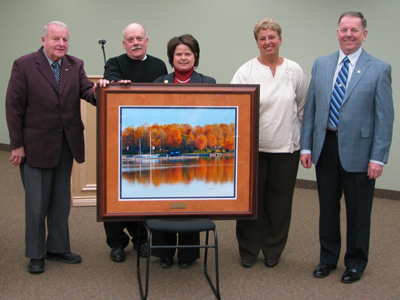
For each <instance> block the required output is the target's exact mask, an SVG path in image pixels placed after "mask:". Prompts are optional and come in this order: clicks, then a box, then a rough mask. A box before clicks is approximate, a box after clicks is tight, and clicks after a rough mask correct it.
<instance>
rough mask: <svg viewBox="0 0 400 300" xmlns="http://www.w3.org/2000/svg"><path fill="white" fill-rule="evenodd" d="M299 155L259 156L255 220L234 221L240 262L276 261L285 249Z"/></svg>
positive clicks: (274, 154)
mask: <svg viewBox="0 0 400 300" xmlns="http://www.w3.org/2000/svg"><path fill="white" fill-rule="evenodd" d="M299 157H300V151H295V152H294V153H263V152H259V161H258V201H257V202H258V206H257V209H258V211H257V219H256V220H238V221H237V223H236V224H237V225H236V237H237V239H238V242H239V253H240V256H241V257H242V258H245V259H255V258H257V257H258V255H259V252H260V250H261V251H262V252H263V254H264V257H265V258H266V259H277V258H279V257H280V256H281V254H282V252H283V249H284V248H285V245H286V242H287V239H288V235H289V227H290V220H291V212H292V202H293V193H294V187H295V183H296V177H297V171H298V166H299Z"/></svg>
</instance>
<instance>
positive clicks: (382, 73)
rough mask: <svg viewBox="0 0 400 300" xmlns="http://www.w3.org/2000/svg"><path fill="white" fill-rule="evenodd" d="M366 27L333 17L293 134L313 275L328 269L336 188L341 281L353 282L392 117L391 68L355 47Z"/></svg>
mask: <svg viewBox="0 0 400 300" xmlns="http://www.w3.org/2000/svg"><path fill="white" fill-rule="evenodd" d="M366 26H367V22H366V20H365V19H364V16H363V15H362V14H361V13H359V12H346V13H344V14H342V15H341V16H340V18H339V22H338V29H337V39H338V41H339V45H340V50H339V51H338V52H336V53H334V54H331V55H329V56H326V57H322V58H318V59H317V60H316V61H315V63H314V66H313V69H312V79H311V82H310V86H309V90H308V95H307V103H306V106H305V110H304V117H303V127H302V134H301V156H300V161H301V163H302V165H303V166H304V167H305V168H310V167H311V164H312V163H314V164H315V169H316V178H317V185H318V195H319V202H320V225H319V230H320V244H321V250H320V263H319V265H318V266H317V267H316V268H315V270H314V276H315V277H318V278H323V277H326V276H328V275H329V274H330V271H332V270H334V269H336V265H337V261H338V258H339V255H340V247H341V236H340V199H341V197H342V191H343V192H344V196H345V197H344V198H345V204H346V214H347V245H346V246H347V247H346V254H345V257H344V263H345V266H346V271H345V272H344V274H343V276H342V279H341V281H342V282H343V283H352V282H356V281H358V280H359V279H360V278H361V276H362V274H363V271H364V270H365V268H366V266H367V262H368V251H369V238H370V224H371V210H372V200H373V196H374V189H375V180H376V178H378V177H379V176H380V175H381V174H382V170H383V165H384V164H386V163H387V160H388V156H389V148H390V144H391V140H392V129H393V119H394V113H393V99H392V89H391V67H390V65H389V64H387V63H385V62H383V61H380V60H378V59H376V58H374V57H372V56H371V55H369V54H367V53H366V52H365V51H364V50H363V49H362V47H361V46H362V42H363V41H364V40H365V39H366V37H367V29H366ZM338 74H339V75H338ZM337 77H339V79H337ZM332 90H333V91H334V93H332ZM343 94H344V95H343Z"/></svg>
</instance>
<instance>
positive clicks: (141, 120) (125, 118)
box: [120, 106, 238, 130]
mask: <svg viewBox="0 0 400 300" xmlns="http://www.w3.org/2000/svg"><path fill="white" fill-rule="evenodd" d="M237 109H238V108H237V107H222V108H221V107H218V108H214V107H212V108H211V107H193V106H190V107H179V108H177V107H167V108H166V107H154V106H151V107H137V106H135V107H132V106H130V107H123V106H121V109H120V116H121V119H120V120H121V122H122V124H121V130H124V129H125V128H126V127H128V126H131V127H134V128H136V127H138V126H142V125H143V124H146V123H147V124H149V125H150V126H152V125H153V124H155V123H157V124H158V125H166V124H189V125H191V126H193V127H194V126H198V125H199V126H204V125H209V124H215V123H217V124H221V123H224V124H231V123H236V112H237Z"/></svg>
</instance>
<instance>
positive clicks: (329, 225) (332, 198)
mask: <svg viewBox="0 0 400 300" xmlns="http://www.w3.org/2000/svg"><path fill="white" fill-rule="evenodd" d="M316 176H317V185H318V195H319V203H320V221H319V236H320V244H321V253H320V262H321V263H323V264H332V265H336V264H337V261H338V258H339V255H340V248H341V234H340V199H341V197H342V193H343V192H344V198H345V199H344V200H345V205H346V221H347V245H346V254H345V257H344V262H345V266H346V267H347V268H355V269H357V270H359V271H364V269H365V267H366V266H367V263H368V252H369V239H370V227H371V211H372V202H373V197H374V189H375V180H370V179H369V178H368V176H367V173H366V172H361V173H355V172H347V171H346V170H344V169H343V167H342V165H341V163H340V157H339V150H338V137H337V136H336V134H335V133H334V132H331V131H327V134H326V138H325V143H324V146H323V149H322V152H321V156H320V158H319V160H318V163H317V165H316Z"/></svg>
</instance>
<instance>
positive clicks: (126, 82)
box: [118, 79, 132, 84]
mask: <svg viewBox="0 0 400 300" xmlns="http://www.w3.org/2000/svg"><path fill="white" fill-rule="evenodd" d="M118 83H119V84H131V83H132V81H130V80H125V79H124V80H119V81H118Z"/></svg>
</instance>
